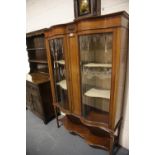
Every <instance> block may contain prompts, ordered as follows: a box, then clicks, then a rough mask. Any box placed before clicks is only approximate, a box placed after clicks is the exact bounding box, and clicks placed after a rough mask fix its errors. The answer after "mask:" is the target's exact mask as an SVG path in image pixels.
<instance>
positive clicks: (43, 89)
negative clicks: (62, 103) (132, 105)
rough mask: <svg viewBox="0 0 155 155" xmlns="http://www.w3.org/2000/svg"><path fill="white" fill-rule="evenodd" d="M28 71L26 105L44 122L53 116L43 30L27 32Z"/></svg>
mask: <svg viewBox="0 0 155 155" xmlns="http://www.w3.org/2000/svg"><path fill="white" fill-rule="evenodd" d="M26 43H27V51H28V58H29V65H30V73H28V74H27V77H26V106H27V108H28V109H29V110H31V111H32V112H33V113H34V114H36V115H37V116H38V117H39V118H41V119H42V120H43V121H44V123H47V122H48V121H50V120H51V119H52V118H53V117H54V108H53V105H52V96H51V88H50V79H49V74H48V65H47V56H46V48H45V40H44V30H40V31H35V32H32V33H29V34H27V38H26Z"/></svg>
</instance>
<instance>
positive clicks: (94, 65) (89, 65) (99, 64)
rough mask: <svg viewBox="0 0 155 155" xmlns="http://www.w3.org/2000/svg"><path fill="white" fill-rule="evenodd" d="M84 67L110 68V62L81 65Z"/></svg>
mask: <svg viewBox="0 0 155 155" xmlns="http://www.w3.org/2000/svg"><path fill="white" fill-rule="evenodd" d="M83 66H84V67H90V68H91V67H93V68H94V67H105V68H111V67H112V65H111V64H101V63H88V64H85V65H83Z"/></svg>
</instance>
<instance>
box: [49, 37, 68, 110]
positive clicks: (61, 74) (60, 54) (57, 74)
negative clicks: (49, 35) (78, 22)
mask: <svg viewBox="0 0 155 155" xmlns="http://www.w3.org/2000/svg"><path fill="white" fill-rule="evenodd" d="M49 43H50V50H51V59H52V65H53V75H54V83H55V94H56V99H57V102H58V103H59V104H60V105H61V106H62V107H63V108H64V109H69V102H68V91H67V83H66V68H65V58H64V49H63V38H56V39H51V40H50V41H49Z"/></svg>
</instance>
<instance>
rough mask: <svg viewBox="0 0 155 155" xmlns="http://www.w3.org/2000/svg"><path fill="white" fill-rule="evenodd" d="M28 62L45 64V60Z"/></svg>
mask: <svg viewBox="0 0 155 155" xmlns="http://www.w3.org/2000/svg"><path fill="white" fill-rule="evenodd" d="M29 62H33V63H42V64H47V60H29Z"/></svg>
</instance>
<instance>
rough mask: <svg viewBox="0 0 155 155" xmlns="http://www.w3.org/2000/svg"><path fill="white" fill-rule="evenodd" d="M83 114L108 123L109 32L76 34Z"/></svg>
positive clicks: (110, 63) (109, 86) (109, 84)
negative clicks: (77, 36)
mask: <svg viewBox="0 0 155 155" xmlns="http://www.w3.org/2000/svg"><path fill="white" fill-rule="evenodd" d="M79 44H80V64H81V88H82V91H81V92H82V114H83V116H84V117H85V118H86V119H87V120H90V121H95V122H99V123H105V124H108V123H109V104H110V89H111V72H112V33H100V34H90V35H81V36H79Z"/></svg>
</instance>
